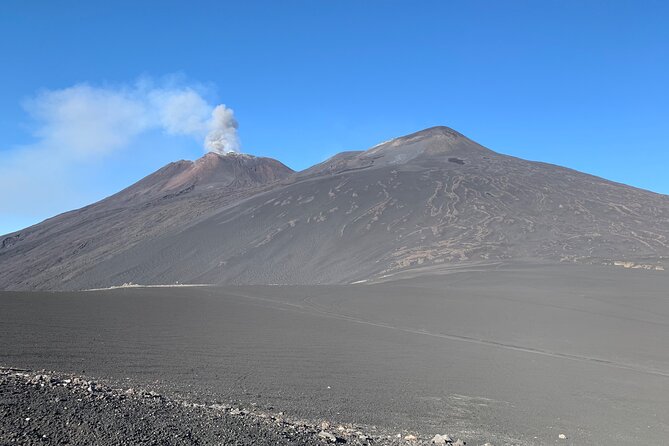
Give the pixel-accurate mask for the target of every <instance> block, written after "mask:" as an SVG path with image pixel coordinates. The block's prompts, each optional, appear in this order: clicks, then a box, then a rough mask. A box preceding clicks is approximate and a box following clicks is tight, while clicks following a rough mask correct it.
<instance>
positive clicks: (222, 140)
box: [204, 104, 239, 154]
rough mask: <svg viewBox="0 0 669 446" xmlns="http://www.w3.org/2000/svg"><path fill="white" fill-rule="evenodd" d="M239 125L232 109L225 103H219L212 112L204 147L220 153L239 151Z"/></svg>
mask: <svg viewBox="0 0 669 446" xmlns="http://www.w3.org/2000/svg"><path fill="white" fill-rule="evenodd" d="M238 126H239V125H238V124H237V120H236V119H235V116H234V112H233V111H232V109H229V108H227V107H226V106H225V105H223V104H221V105H217V106H216V107H215V108H214V110H213V111H212V112H211V120H210V121H209V127H210V130H209V133H208V134H207V136H206V138H205V139H204V148H205V149H206V150H207V151H209V152H214V153H219V154H224V153H228V152H239V137H238V136H237V127H238Z"/></svg>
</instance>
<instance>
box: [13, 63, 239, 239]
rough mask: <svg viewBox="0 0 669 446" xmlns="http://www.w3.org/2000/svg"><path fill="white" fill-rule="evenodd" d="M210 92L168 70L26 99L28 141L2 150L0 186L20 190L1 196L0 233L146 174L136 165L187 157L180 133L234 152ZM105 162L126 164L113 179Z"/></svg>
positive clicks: (231, 131)
mask: <svg viewBox="0 0 669 446" xmlns="http://www.w3.org/2000/svg"><path fill="white" fill-rule="evenodd" d="M208 91H209V88H208V87H207V86H206V85H202V84H198V83H194V82H189V81H187V80H185V79H183V77H180V76H179V75H174V76H169V77H167V78H164V79H158V80H154V79H151V78H148V77H144V78H141V79H139V80H137V81H136V82H134V83H126V84H111V85H109V84H103V85H94V84H88V83H81V84H76V85H71V86H69V87H65V88H60V89H52V90H47V89H45V90H41V91H38V92H36V94H35V95H33V96H32V97H30V98H27V99H26V100H25V101H24V103H23V106H24V108H25V110H26V112H27V117H29V118H31V122H30V126H29V127H28V128H29V129H30V130H31V131H32V132H33V136H34V138H33V140H32V141H31V142H29V143H27V144H24V145H17V146H13V147H0V190H3V191H20V193H11V194H7V197H5V199H4V201H3V206H2V208H1V209H0V234H2V233H5V232H9V231H11V230H14V229H18V228H19V227H25V226H28V225H29V224H32V223H35V222H37V221H39V220H40V219H43V218H46V217H49V216H51V215H54V214H56V213H58V212H63V211H65V210H68V209H73V208H76V207H79V206H82V205H84V204H86V203H89V202H91V201H94V200H97V199H100V198H102V197H104V196H107V195H110V194H111V193H113V192H115V191H116V190H118V189H119V188H120V187H122V186H125V185H127V183H128V182H130V181H132V180H136V179H137V178H138V177H141V175H143V174H146V173H148V172H146V171H143V170H142V166H152V167H160V165H163V164H165V163H167V162H170V161H174V159H178V158H173V157H172V156H174V157H188V156H191V153H192V152H191V151H192V147H190V148H189V147H188V141H184V137H185V138H190V139H191V140H192V141H193V143H192V144H193V145H195V144H197V145H198V146H203V147H204V150H205V151H211V152H216V153H219V154H224V153H228V152H238V151H239V150H240V143H239V138H238V136H237V121H236V120H235V117H234V113H233V111H232V110H231V109H229V108H227V107H226V106H224V105H217V103H216V102H212V101H211V100H209V99H208V98H207V96H208V94H207V93H208ZM184 143H185V144H184ZM110 163H111V164H110ZM110 165H112V166H116V167H115V168H117V169H118V168H119V166H121V165H123V166H128V167H127V170H124V172H119V173H118V175H113V176H112V175H109V172H110V167H108V166H110ZM101 178H103V179H101ZM10 222H15V223H11V224H10Z"/></svg>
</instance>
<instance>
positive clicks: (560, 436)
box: [558, 434, 567, 440]
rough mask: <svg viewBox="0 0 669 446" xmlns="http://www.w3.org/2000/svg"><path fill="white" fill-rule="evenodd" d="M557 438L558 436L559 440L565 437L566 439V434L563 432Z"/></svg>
mask: <svg viewBox="0 0 669 446" xmlns="http://www.w3.org/2000/svg"><path fill="white" fill-rule="evenodd" d="M558 438H559V439H560V440H566V439H567V436H566V435H565V434H560V435H558Z"/></svg>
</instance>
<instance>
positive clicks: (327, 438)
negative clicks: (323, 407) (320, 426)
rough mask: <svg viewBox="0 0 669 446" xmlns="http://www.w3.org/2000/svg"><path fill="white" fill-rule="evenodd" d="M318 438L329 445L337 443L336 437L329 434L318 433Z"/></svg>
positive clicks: (324, 432)
mask: <svg viewBox="0 0 669 446" xmlns="http://www.w3.org/2000/svg"><path fill="white" fill-rule="evenodd" d="M318 437H319V438H322V439H324V440H325V441H329V442H331V443H336V442H337V437H335V436H334V435H332V434H331V433H330V432H326V431H320V432H319V433H318Z"/></svg>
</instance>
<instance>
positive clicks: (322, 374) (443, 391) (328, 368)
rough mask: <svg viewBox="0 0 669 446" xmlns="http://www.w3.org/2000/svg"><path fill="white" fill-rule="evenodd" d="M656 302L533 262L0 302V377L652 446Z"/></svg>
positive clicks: (652, 294) (574, 271)
mask: <svg viewBox="0 0 669 446" xmlns="http://www.w3.org/2000/svg"><path fill="white" fill-rule="evenodd" d="M668 290H669V275H667V274H665V273H664V272H660V271H641V270H627V269H623V268H613V267H609V268H604V267H594V266H566V265H558V266H550V265H547V266H517V267H509V266H507V267H503V268H497V269H493V268H489V269H485V268H484V269H481V270H478V271H476V270H473V269H472V270H466V269H464V270H457V271H454V272H453V273H452V274H450V275H442V276H432V277H421V278H418V277H417V278H410V279H404V280H399V281H396V282H392V283H382V284H376V285H347V286H245V287H203V288H134V289H132V288H128V289H117V290H110V291H95V292H64V293H43V292H40V293H37V292H35V293H13V292H5V293H1V294H0V364H2V365H5V366H12V367H22V368H30V369H41V368H45V369H50V370H60V371H63V372H72V373H78V374H86V375H88V376H94V377H97V378H104V379H105V380H107V382H110V383H119V385H121V387H138V386H148V387H150V388H152V389H155V390H156V391H158V392H160V393H163V394H165V395H167V396H168V397H170V398H175V399H177V400H188V401H198V402H201V403H203V404H206V405H210V404H213V403H226V404H227V403H230V404H237V405H241V406H244V407H249V406H250V405H253V404H255V405H256V406H257V407H267V406H271V407H273V408H274V409H273V410H275V411H283V412H285V413H286V414H287V415H288V416H293V417H304V418H308V419H312V420H329V421H330V422H332V423H347V422H350V423H361V424H365V425H377V426H379V427H380V428H382V429H384V430H386V431H389V432H397V433H403V432H406V431H411V432H417V433H420V434H421V435H423V436H425V438H430V437H431V436H432V435H434V434H436V433H448V434H450V435H451V436H452V437H461V438H463V439H465V440H467V441H468V444H482V443H485V442H486V441H490V442H491V443H492V444H495V445H500V444H667V441H668V439H669V344H668V342H669V292H668ZM559 434H565V435H566V437H567V438H566V439H560V438H559ZM402 435H404V434H402Z"/></svg>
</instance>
